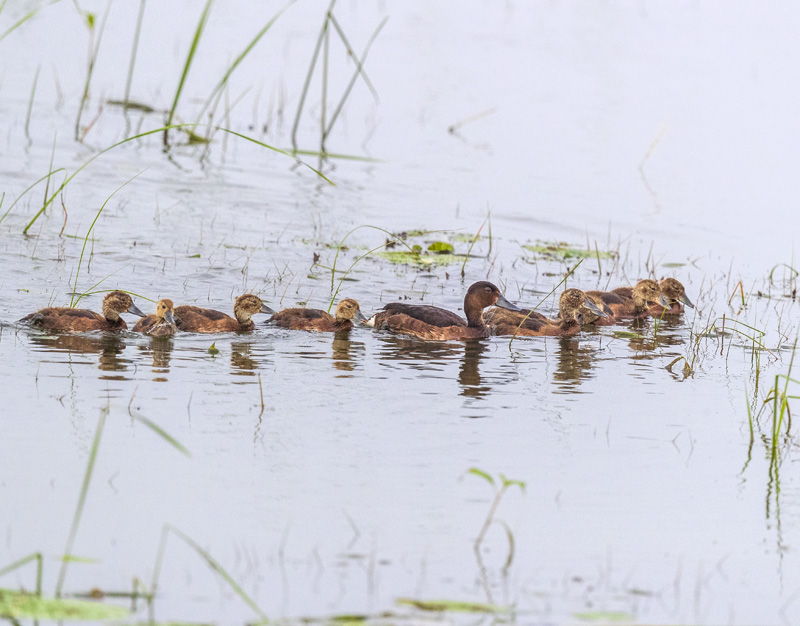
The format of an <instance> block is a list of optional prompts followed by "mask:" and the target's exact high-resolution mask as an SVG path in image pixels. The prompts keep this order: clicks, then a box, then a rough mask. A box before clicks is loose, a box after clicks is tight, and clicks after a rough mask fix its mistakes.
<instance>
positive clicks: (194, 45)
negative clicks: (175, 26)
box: [164, 0, 214, 145]
mask: <svg viewBox="0 0 800 626" xmlns="http://www.w3.org/2000/svg"><path fill="white" fill-rule="evenodd" d="M213 2H214V0H206V4H205V6H204V7H203V12H202V13H201V14H200V21H199V22H198V23H197V28H196V29H195V31H194V39H192V45H191V47H190V48H189V55H188V56H187V57H186V63H184V65H183V72H182V73H181V78H180V80H179V81H178V88H177V90H176V91H175V97H174V98H173V100H172V106H171V107H170V110H169V114H168V115H167V123H166V124H165V126H166V127H167V128H166V129H165V130H164V145H167V141H168V130H169V128H168V127H169V126H170V125H171V124H172V118H173V117H174V116H175V109H177V108H178V100H180V97H181V93H182V92H183V87H184V84H185V83H186V77H187V76H188V75H189V68H190V67H191V66H192V60H193V59H194V54H195V52H197V46H198V45H199V44H200V37H202V35H203V30H204V29H205V27H206V22H207V21H208V14H209V12H210V11H211V5H212V3H213Z"/></svg>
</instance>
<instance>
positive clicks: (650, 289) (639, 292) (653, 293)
mask: <svg viewBox="0 0 800 626" xmlns="http://www.w3.org/2000/svg"><path fill="white" fill-rule="evenodd" d="M633 302H634V304H635V305H636V306H637V307H646V306H647V305H648V304H651V303H658V304H660V305H661V306H663V307H668V306H669V303H668V302H667V301H666V300H665V299H664V296H663V295H662V294H661V287H660V286H659V284H658V283H657V282H656V281H654V280H651V279H650V278H645V279H644V280H640V281H639V282H638V283H636V286H635V287H634V288H633Z"/></svg>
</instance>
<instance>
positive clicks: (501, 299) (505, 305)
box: [494, 296, 522, 311]
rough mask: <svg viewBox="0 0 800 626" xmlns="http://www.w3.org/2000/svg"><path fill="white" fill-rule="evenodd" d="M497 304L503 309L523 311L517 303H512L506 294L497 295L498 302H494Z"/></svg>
mask: <svg viewBox="0 0 800 626" xmlns="http://www.w3.org/2000/svg"><path fill="white" fill-rule="evenodd" d="M494 305H495V306H499V307H501V308H503V309H508V310H509V311H521V310H522V309H520V308H519V307H518V306H517V305H516V304H512V303H511V302H509V301H508V300H506V299H505V297H504V296H497V302H495V303H494Z"/></svg>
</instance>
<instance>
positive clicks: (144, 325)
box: [133, 300, 178, 337]
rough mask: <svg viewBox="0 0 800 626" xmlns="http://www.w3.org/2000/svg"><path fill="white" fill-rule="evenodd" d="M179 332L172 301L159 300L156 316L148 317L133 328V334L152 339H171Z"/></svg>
mask: <svg viewBox="0 0 800 626" xmlns="http://www.w3.org/2000/svg"><path fill="white" fill-rule="evenodd" d="M176 330H178V328H177V326H176V325H175V317H174V316H173V314H172V300H159V301H158V304H157V305H156V312H155V314H154V315H146V316H145V317H143V318H142V319H140V320H139V321H138V322H136V326H134V327H133V332H135V333H144V334H145V335H150V336H151V337H171V336H172V335H174V334H175V331H176Z"/></svg>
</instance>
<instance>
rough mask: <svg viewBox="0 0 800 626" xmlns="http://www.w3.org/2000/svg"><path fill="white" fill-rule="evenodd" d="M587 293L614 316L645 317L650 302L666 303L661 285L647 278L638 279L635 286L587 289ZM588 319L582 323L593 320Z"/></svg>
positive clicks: (648, 313) (647, 313)
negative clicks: (597, 289)
mask: <svg viewBox="0 0 800 626" xmlns="http://www.w3.org/2000/svg"><path fill="white" fill-rule="evenodd" d="M587 295H589V297H593V298H599V299H600V300H601V301H602V302H603V304H604V305H605V306H607V307H608V308H609V309H611V310H612V311H613V313H614V317H615V318H622V317H646V316H648V315H650V306H651V305H652V304H655V303H659V304H661V305H664V306H666V304H667V301H666V300H665V299H664V296H662V295H661V287H659V285H658V283H657V282H656V281H654V280H651V279H649V278H646V279H645V280H640V281H639V282H638V283H636V286H635V287H618V288H617V289H614V290H613V291H589V292H587ZM589 319H590V318H589ZM589 319H584V323H587V324H588V323H592V322H593V321H594V320H592V322H590V321H589Z"/></svg>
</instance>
